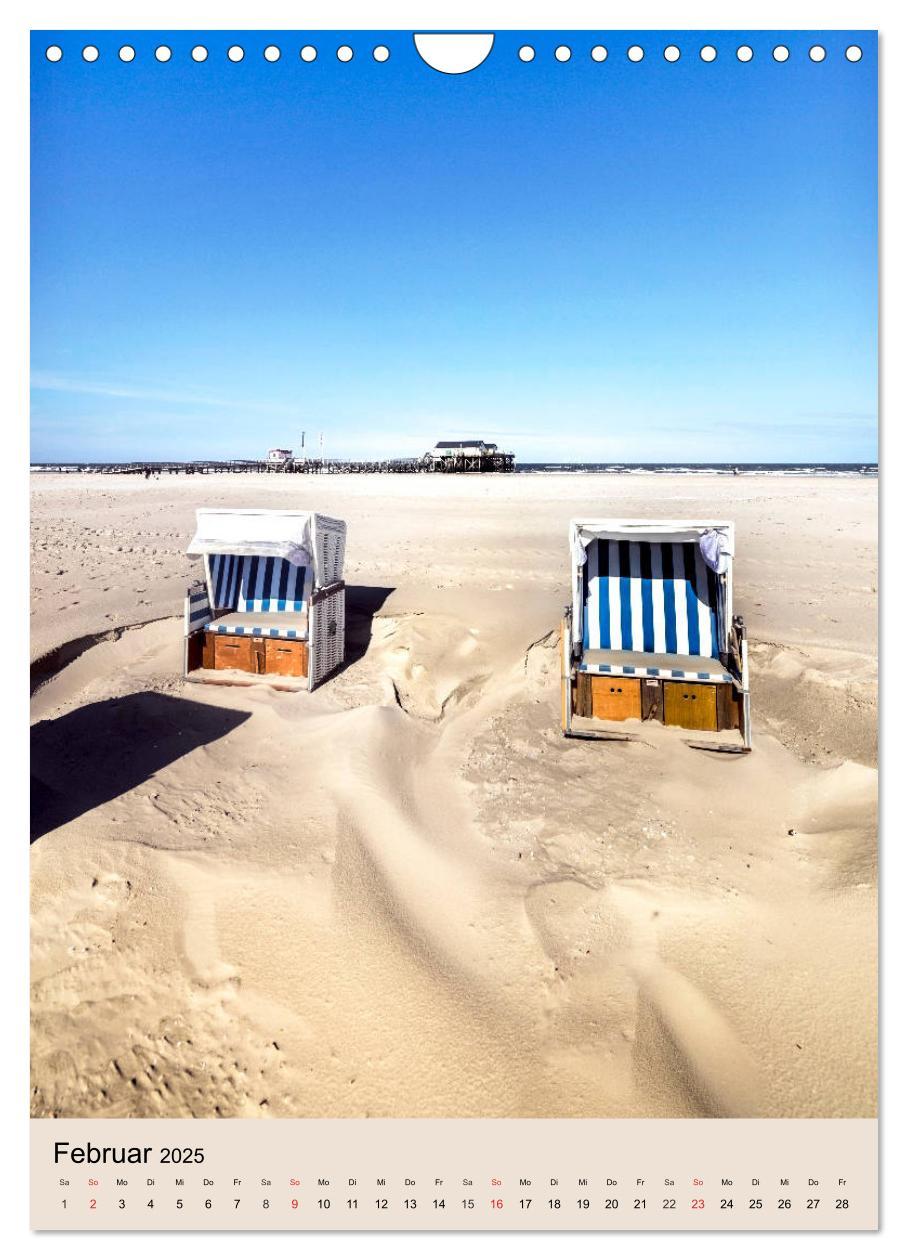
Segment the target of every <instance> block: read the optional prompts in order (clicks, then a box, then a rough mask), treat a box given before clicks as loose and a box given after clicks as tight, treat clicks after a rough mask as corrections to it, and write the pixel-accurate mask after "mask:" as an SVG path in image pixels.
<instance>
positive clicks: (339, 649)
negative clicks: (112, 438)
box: [184, 508, 347, 691]
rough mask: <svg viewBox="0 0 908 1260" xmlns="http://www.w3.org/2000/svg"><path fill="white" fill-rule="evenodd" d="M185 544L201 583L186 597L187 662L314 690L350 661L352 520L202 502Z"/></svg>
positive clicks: (197, 672) (203, 677)
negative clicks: (299, 682) (200, 569)
mask: <svg viewBox="0 0 908 1260" xmlns="http://www.w3.org/2000/svg"><path fill="white" fill-rule="evenodd" d="M196 519H197V525H196V533H195V537H194V538H193V540H192V542H191V543H190V544H189V546H188V548H187V553H188V554H189V555H192V556H201V557H202V559H203V561H204V566H205V568H204V585H203V586H200V587H199V588H198V589H195V590H190V591H189V592H188V594H187V596H186V605H185V645H184V670H185V673H186V676H187V677H192V676H195V677H196V680H197V681H205V682H217V681H223V682H228V681H234V680H235V678H234V677H232V676H231V677H227V676H224V677H221V678H219V677H218V676H217V675H218V672H219V671H224V670H231V671H236V670H239V671H240V673H241V674H243V675H254V676H258V675H279V676H282V677H285V678H299V679H305V681H306V686H307V687H308V689H309V690H310V691H311V690H312V689H313V688H314V687H317V686H318V684H319V683H320V682H322V681H323V680H324V679H325V678H326V677H327V676H328V675H329V674H330V673H331V672H332V671H333V670H335V669H336V668H337V667H338V666H339V665H340V664H341V663H342V662H343V660H344V631H345V599H346V592H345V587H344V582H343V578H342V574H343V567H344V548H345V544H346V534H347V527H346V524H345V523H344V522H343V521H339V520H335V519H334V518H333V517H329V516H321V515H319V514H318V513H315V512H288V511H267V510H258V509H249V508H244V509H222V508H199V509H198V511H197V513H196Z"/></svg>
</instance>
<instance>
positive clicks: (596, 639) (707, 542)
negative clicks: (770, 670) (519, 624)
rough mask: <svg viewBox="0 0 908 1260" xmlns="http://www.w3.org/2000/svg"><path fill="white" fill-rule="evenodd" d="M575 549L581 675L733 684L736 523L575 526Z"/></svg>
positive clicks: (575, 630)
mask: <svg viewBox="0 0 908 1260" xmlns="http://www.w3.org/2000/svg"><path fill="white" fill-rule="evenodd" d="M570 545H571V558H572V564H573V607H572V617H571V637H572V640H573V645H574V650H575V653H576V655H578V656H579V657H580V660H581V664H580V668H581V669H583V670H590V671H594V672H603V673H625V674H633V675H636V676H654V677H664V678H689V679H692V678H699V679H701V680H705V679H709V680H711V681H728V680H729V677H728V675H727V674H726V672H725V668H724V666H723V665H721V664H719V662H723V661H724V660H725V655H726V649H727V643H728V632H729V630H730V628H731V615H732V614H731V569H732V559H733V556H734V526H733V525H732V524H731V523H730V522H727V521H633V520H630V521H629V520H622V519H614V520H589V521H587V520H574V521H571V524H570Z"/></svg>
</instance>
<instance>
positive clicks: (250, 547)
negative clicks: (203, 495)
mask: <svg viewBox="0 0 908 1260" xmlns="http://www.w3.org/2000/svg"><path fill="white" fill-rule="evenodd" d="M346 534H347V526H346V524H345V523H344V522H343V521H339V520H336V519H335V518H334V517H330V516H322V515H320V514H319V513H317V512H299V511H270V510H264V509H259V508H199V509H198V510H197V512H196V531H195V536H194V537H193V539H192V542H191V543H190V544H189V546H188V547H187V548H186V552H187V554H188V555H190V556H205V557H206V558H211V559H210V566H211V572H212V583H213V585H216V580H217V578H220V579H221V581H222V583H226V582H227V581H228V578H229V580H230V582H231V583H235V584H236V586H237V592H236V594H237V599H242V600H244V601H249V600H251V601H252V603H249V604H248V607H249V610H250V611H252V610H253V608H254V606H255V601H256V600H258V601H261V600H262V599H263V598H264V599H269V598H277V592H278V589H279V588H280V587H281V583H282V581H283V583H284V586H283V597H284V598H287V585H288V584H289V585H290V587H291V588H292V593H291V595H290V598H291V599H302V598H304V596H303V595H302V591H301V590H300V591H297V590H296V585H297V582H298V579H299V575H298V574H293V573H292V572H289V570H292V569H294V568H296V569H308V570H309V571H310V574H311V577H310V584H311V583H314V585H315V586H316V587H321V586H327V585H329V584H330V583H331V582H339V581H340V580H341V578H342V576H343V565H344V544H345V541H346ZM238 556H242V557H246V558H247V559H248V560H249V561H250V562H251V561H252V560H255V559H260V558H266V559H267V558H268V557H273V558H274V559H275V560H280V561H284V562H285V563H284V564H272V565H269V566H268V571H269V588H268V591H267V592H265V591H263V587H262V582H263V579H264V576H265V570H264V566H259V565H253V564H252V563H248V564H238V563H233V564H230V563H229V560H228V563H227V564H224V563H219V562H218V561H217V560H215V559H214V558H215V557H223V558H225V559H227V558H232V557H238ZM228 570H229V573H228ZM272 583H273V584H274V586H275V588H274V591H272V589H271V584H272ZM220 589H221V591H222V593H223V591H224V587H223V585H222V587H221V588H220ZM232 594H233V592H232V591H231V595H232ZM215 602H216V606H217V607H225V606H226V605H227V604H230V603H231V602H232V600H231V599H230V598H224V600H223V602H218V601H217V600H216V601H215ZM234 606H238V605H234Z"/></svg>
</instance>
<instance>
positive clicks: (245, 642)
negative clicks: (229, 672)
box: [212, 634, 255, 674]
mask: <svg viewBox="0 0 908 1260" xmlns="http://www.w3.org/2000/svg"><path fill="white" fill-rule="evenodd" d="M212 637H213V638H214V667H215V669H244V670H246V671H247V673H251V674H254V673H255V653H254V651H253V646H252V639H251V638H249V637H248V636H247V635H242V634H215V635H213V636H212Z"/></svg>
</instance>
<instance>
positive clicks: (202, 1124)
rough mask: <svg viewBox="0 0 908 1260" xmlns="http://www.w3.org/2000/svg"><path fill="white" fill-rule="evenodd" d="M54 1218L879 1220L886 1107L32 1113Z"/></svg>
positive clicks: (35, 1192)
mask: <svg viewBox="0 0 908 1260" xmlns="http://www.w3.org/2000/svg"><path fill="white" fill-rule="evenodd" d="M31 1193H32V1205H31V1207H32V1227H33V1228H34V1229H39V1230H71V1229H76V1230H109V1229H120V1230H180V1229H190V1230H199V1229H234V1230H257V1229H277V1230H294V1229H299V1230H313V1229H330V1230H370V1229H443V1230H488V1229H499V1230H515V1229H516V1230H557V1229H561V1230H602V1229H624V1230H628V1229H630V1230H670V1229H684V1230H692V1229H693V1230H696V1229H740V1230H786V1229H798V1230H805V1229H824V1230H830V1229H831V1230H872V1229H875V1228H876V1226H877V1122H876V1120H33V1121H32V1122H31Z"/></svg>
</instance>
